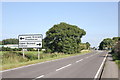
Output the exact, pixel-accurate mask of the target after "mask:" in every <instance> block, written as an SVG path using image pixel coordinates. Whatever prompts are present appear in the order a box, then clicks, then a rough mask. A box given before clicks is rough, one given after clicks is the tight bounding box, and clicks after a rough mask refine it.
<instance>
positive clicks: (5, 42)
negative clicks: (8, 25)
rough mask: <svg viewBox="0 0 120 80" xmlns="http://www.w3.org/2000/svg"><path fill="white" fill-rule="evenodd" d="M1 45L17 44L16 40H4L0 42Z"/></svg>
mask: <svg viewBox="0 0 120 80" xmlns="http://www.w3.org/2000/svg"><path fill="white" fill-rule="evenodd" d="M2 44H3V45H6V44H18V39H12V38H10V39H4V40H2Z"/></svg>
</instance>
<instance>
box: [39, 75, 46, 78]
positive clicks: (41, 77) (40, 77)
mask: <svg viewBox="0 0 120 80" xmlns="http://www.w3.org/2000/svg"><path fill="white" fill-rule="evenodd" d="M44 76H45V75H41V76H38V77H37V78H42V77H44Z"/></svg>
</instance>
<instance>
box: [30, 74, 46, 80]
mask: <svg viewBox="0 0 120 80" xmlns="http://www.w3.org/2000/svg"><path fill="white" fill-rule="evenodd" d="M44 76H45V75H41V76H38V77H36V78H35V79H32V80H36V79H38V78H42V77H44Z"/></svg>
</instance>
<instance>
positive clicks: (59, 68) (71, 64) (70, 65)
mask: <svg viewBox="0 0 120 80" xmlns="http://www.w3.org/2000/svg"><path fill="white" fill-rule="evenodd" d="M71 65H72V64H68V65H66V66H63V67H61V68H59V69H56V71H59V70H61V69H64V68H66V67H68V66H71Z"/></svg>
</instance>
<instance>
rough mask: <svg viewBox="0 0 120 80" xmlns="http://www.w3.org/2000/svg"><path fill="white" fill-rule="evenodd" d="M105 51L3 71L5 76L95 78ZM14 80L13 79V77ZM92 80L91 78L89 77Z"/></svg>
mask: <svg viewBox="0 0 120 80" xmlns="http://www.w3.org/2000/svg"><path fill="white" fill-rule="evenodd" d="M106 54H107V52H105V51H93V52H91V53H87V54H82V55H77V56H72V57H68V58H62V59H58V60H53V61H48V62H43V63H38V64H35V65H31V66H27V67H22V68H18V69H12V70H7V71H3V72H2V77H3V78H26V80H27V78H31V79H34V80H35V79H36V80H37V79H38V78H91V79H93V78H95V76H97V75H98V73H99V72H98V71H99V69H100V66H101V64H102V62H103V60H104V58H105V56H106ZM12 80H13V79H12ZM89 80H90V79H89Z"/></svg>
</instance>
